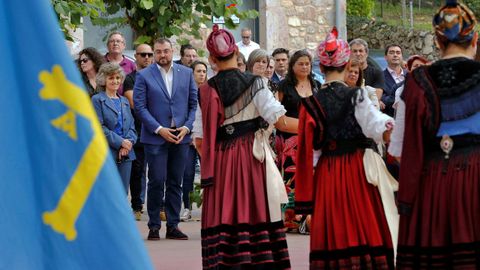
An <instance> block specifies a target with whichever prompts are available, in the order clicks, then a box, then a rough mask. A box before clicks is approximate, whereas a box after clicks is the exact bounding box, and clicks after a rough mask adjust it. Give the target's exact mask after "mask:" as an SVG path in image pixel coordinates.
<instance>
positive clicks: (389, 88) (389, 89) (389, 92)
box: [382, 69, 406, 116]
mask: <svg viewBox="0 0 480 270" xmlns="http://www.w3.org/2000/svg"><path fill="white" fill-rule="evenodd" d="M403 73H404V74H406V72H405V71H403ZM383 77H384V78H385V89H383V94H382V102H383V103H384V104H385V110H384V111H385V113H387V114H388V115H390V116H392V115H393V111H394V110H393V108H392V105H393V103H394V102H395V91H396V90H397V89H398V88H399V87H400V86H402V85H403V81H402V82H400V83H396V82H395V79H394V78H393V77H392V74H390V72H389V71H388V69H384V70H383Z"/></svg>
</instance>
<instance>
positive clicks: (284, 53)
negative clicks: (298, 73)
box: [269, 48, 289, 83]
mask: <svg viewBox="0 0 480 270" xmlns="http://www.w3.org/2000/svg"><path fill="white" fill-rule="evenodd" d="M272 57H273V59H274V60H275V71H274V72H273V75H272V78H271V80H272V82H274V83H279V82H280V81H282V80H283V79H285V76H287V72H288V57H289V56H288V50H287V49H285V48H276V49H275V50H274V51H273V53H272ZM269 79H270V78H269Z"/></svg>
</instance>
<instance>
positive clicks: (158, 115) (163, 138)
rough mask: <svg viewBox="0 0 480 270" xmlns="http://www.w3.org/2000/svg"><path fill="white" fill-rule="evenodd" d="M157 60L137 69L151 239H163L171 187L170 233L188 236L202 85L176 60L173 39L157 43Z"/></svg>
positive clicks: (137, 102)
mask: <svg viewBox="0 0 480 270" xmlns="http://www.w3.org/2000/svg"><path fill="white" fill-rule="evenodd" d="M153 52H154V59H155V63H154V64H152V65H150V66H148V67H147V68H145V69H143V70H141V71H139V72H138V73H137V78H136V81H135V87H134V90H133V93H134V94H133V100H134V104H135V113H136V115H137V117H138V118H139V119H140V120H141V121H142V132H141V137H140V141H141V142H142V143H143V144H144V147H145V157H146V160H147V164H148V167H149V170H148V180H149V181H148V191H147V192H148V193H147V210H148V217H149V221H148V227H149V229H150V231H149V234H148V240H159V239H160V235H159V230H160V227H161V221H160V208H161V204H162V198H163V196H164V188H163V186H164V185H165V186H166V190H165V211H166V214H167V233H166V238H169V239H181V240H187V239H188V236H186V235H185V234H184V233H183V232H181V231H180V229H179V228H178V223H179V221H180V209H181V203H182V177H183V172H184V170H185V161H186V156H187V150H188V146H189V143H190V140H191V138H190V136H185V135H187V134H189V133H190V131H191V130H192V125H193V121H194V119H195V110H196V107H197V86H196V85H195V81H194V79H193V74H192V70H191V69H190V68H188V67H185V66H182V65H178V64H175V63H173V62H172V58H173V47H172V43H171V42H170V40H168V39H164V38H162V39H158V40H156V41H155V44H154V46H153Z"/></svg>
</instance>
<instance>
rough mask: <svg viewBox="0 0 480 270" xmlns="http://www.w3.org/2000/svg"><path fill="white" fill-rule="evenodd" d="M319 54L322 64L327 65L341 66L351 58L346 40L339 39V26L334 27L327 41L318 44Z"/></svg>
mask: <svg viewBox="0 0 480 270" xmlns="http://www.w3.org/2000/svg"><path fill="white" fill-rule="evenodd" d="M317 54H318V58H319V60H320V64H322V65H324V66H327V67H341V66H344V65H346V64H347V63H348V60H349V59H350V47H349V46H348V43H347V42H346V41H345V40H343V39H338V31H337V28H336V27H333V29H332V31H331V32H330V33H329V34H328V35H327V37H326V38H325V41H322V42H320V44H319V45H318V47H317Z"/></svg>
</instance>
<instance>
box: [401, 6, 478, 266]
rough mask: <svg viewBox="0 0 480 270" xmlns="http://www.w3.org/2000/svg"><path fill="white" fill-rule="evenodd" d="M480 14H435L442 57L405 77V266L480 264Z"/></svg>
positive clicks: (459, 10) (451, 10) (453, 9)
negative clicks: (477, 28) (478, 55)
mask: <svg viewBox="0 0 480 270" xmlns="http://www.w3.org/2000/svg"><path fill="white" fill-rule="evenodd" d="M476 24H477V20H476V18H475V15H474V14H473V12H472V11H471V10H470V9H469V8H468V7H467V6H465V5H463V4H460V3H457V1H452V0H449V1H447V2H446V4H445V5H444V6H442V7H441V8H440V9H439V10H438V12H437V13H436V14H435V15H434V17H433V27H434V31H435V36H436V45H437V47H438V48H439V50H440V59H439V60H438V61H436V62H435V63H433V64H431V65H426V66H422V67H418V68H417V69H415V70H414V71H413V72H412V73H411V74H410V76H408V77H407V79H406V82H405V89H404V91H403V94H402V99H403V100H404V102H405V110H406V111H405V132H404V143H403V149H402V156H401V163H400V180H399V183H400V188H399V191H398V195H397V200H398V203H399V207H398V209H399V212H400V230H399V238H398V257H397V269H479V265H480V256H479V254H480V245H479V243H480V124H479V123H480V63H478V62H476V61H474V60H473V59H474V57H475V52H476V49H477V40H478V33H477V32H476V31H475V26H476Z"/></svg>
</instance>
